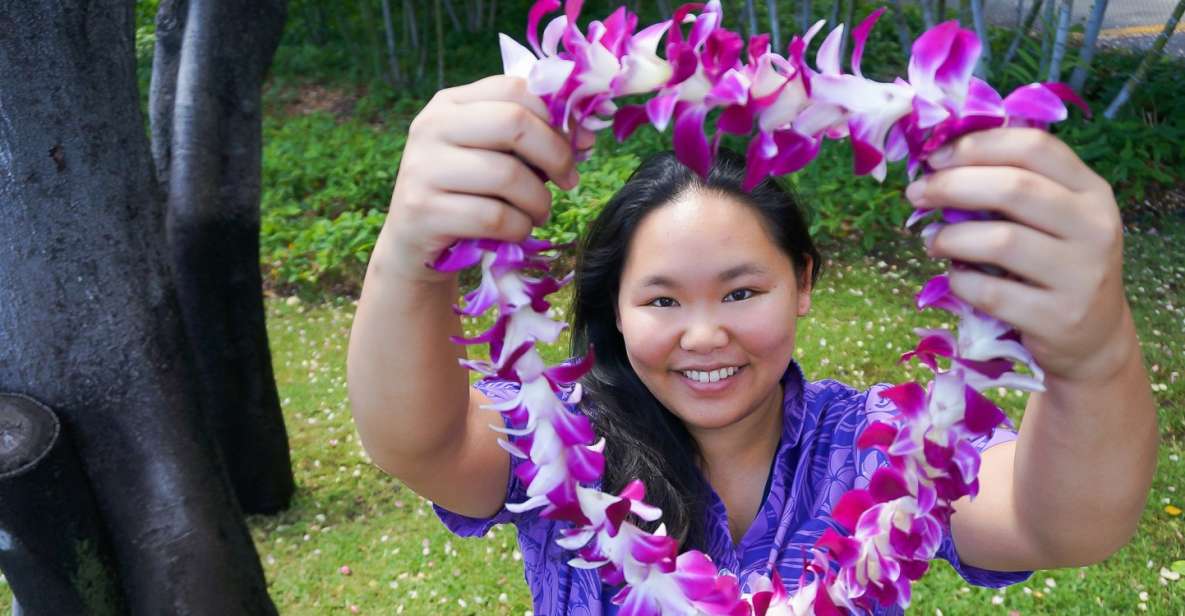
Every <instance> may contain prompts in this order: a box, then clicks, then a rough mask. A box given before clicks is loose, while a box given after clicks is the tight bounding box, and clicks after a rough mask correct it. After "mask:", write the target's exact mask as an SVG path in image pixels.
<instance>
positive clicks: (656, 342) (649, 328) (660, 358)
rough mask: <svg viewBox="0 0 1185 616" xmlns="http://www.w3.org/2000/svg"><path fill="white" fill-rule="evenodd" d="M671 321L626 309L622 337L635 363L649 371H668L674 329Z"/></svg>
mask: <svg viewBox="0 0 1185 616" xmlns="http://www.w3.org/2000/svg"><path fill="white" fill-rule="evenodd" d="M670 321H671V320H670V319H661V318H658V317H657V316H655V315H651V314H647V312H646V311H643V310H639V309H625V310H623V311H622V315H621V336H622V338H624V339H625V348H626V351H627V352H628V354H629V356H630V357H631V359H632V361H633V362H634V363H636V364H637V363H640V364H642V365H643V366H645V367H646V368H647V369H651V370H664V371H665V370H666V368H665V367H664V366H666V364H667V358H668V356H669V354H670V347H671V344H672V342H671V340H672V338H673V337H674V334H673V333H672V332H673V331H674V328H673V327H672V323H671V322H670Z"/></svg>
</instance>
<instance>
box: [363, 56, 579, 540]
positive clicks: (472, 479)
mask: <svg viewBox="0 0 1185 616" xmlns="http://www.w3.org/2000/svg"><path fill="white" fill-rule="evenodd" d="M546 118H547V110H546V108H545V107H544V105H543V103H542V102H541V101H540V100H539V99H538V97H535V96H533V95H531V94H530V93H528V92H527V90H526V87H525V84H524V82H522V81H521V80H518V79H514V78H510V77H491V78H488V79H485V80H482V81H479V82H476V83H473V84H469V85H466V86H461V87H457V88H453V89H448V90H442V91H441V92H439V93H437V95H436V96H435V97H434V98H433V99H432V101H431V102H429V103H428V105H427V106H426V107H425V108H424V110H423V111H422V112H421V113H420V114H419V115H418V116H417V117H416V119H415V120H414V121H413V122H412V126H411V128H410V129H409V131H408V140H407V146H406V148H405V150H404V154H403V159H402V163H401V164H400V167H399V174H398V178H397V179H396V182H395V189H394V192H393V195H392V197H391V207H390V212H389V213H388V217H387V220H386V222H385V224H384V226H383V229H382V232H381V233H380V235H379V239H378V242H377V244H376V246H375V251H374V254H373V255H372V256H371V260H370V264H369V266H368V269H367V273H366V279H365V281H364V284H363V288H362V296H361V299H360V300H359V302H358V311H357V313H356V315H355V317H354V325H353V329H352V331H351V332H350V345H349V356H348V360H347V379H348V383H349V395H350V406H351V409H352V412H353V414H354V421H355V423H356V424H357V427H358V433H359V435H360V437H361V439H362V444H363V446H364V447H365V448H366V451H367V452H368V453H369V454H370V456H371V459H372V460H374V462H375V464H377V465H378V466H379V467H380V468H382V469H383V470H385V471H386V472H388V473H390V474H392V475H394V476H396V477H398V478H399V479H401V480H402V481H403V482H404V483H405V484H407V485H408V486H409V487H410V488H412V489H413V490H415V491H416V492H417V493H419V494H421V495H422V496H424V497H426V498H428V499H430V500H432V501H434V502H436V503H438V504H440V505H441V506H443V507H445V508H448V509H450V510H453V511H456V512H457V513H461V514H464V515H470V516H475V517H477V516H488V515H490V514H492V513H494V512H496V511H497V510H498V508H499V507H501V505H502V504H503V502H502V501H503V498H504V495H505V494H504V493H505V487H506V481H507V476H508V475H507V474H508V472H509V470H508V469H509V457H508V454H507V453H506V452H505V451H503V450H502V449H500V448H499V447H498V445H497V441H496V436H497V435H496V434H494V433H493V432H491V431H490V430H489V429H488V427H487V426H488V424H490V423H492V422H495V421H496V420H497V416H496V415H495V414H493V413H492V412H490V411H485V410H481V409H480V406H481V405H482V404H484V403H487V402H488V400H487V399H486V398H485V397H484V396H483V395H481V394H480V393H479V392H477V391H476V390H474V389H472V388H470V387H469V386H468V377H467V375H466V372H465V370H464V368H462V367H461V366H459V365H458V363H457V360H458V358H463V357H464V356H465V352H464V350H463V348H462V347H459V346H457V345H454V344H452V343H451V342H450V341H449V336H451V335H461V324H460V321H459V318H458V317H457V316H456V315H455V314H454V313H453V311H452V310H451V305H452V304H453V303H455V302H456V301H458V289H457V282H456V276H455V275H452V274H442V273H439V272H436V271H434V270H431V269H429V268H428V267H426V266H425V263H427V262H431V261H432V260H433V259H435V258H436V256H437V255H439V254H440V252H441V251H442V250H444V249H445V248H446V247H447V246H448V245H450V244H451V243H452V242H454V241H455V240H457V239H462V238H481V237H485V238H494V239H500V240H506V241H520V240H522V239H524V238H526V237H527V235H528V234H529V233H530V231H531V228H532V226H533V225H537V224H543V223H544V222H545V221H546V219H547V217H548V215H549V212H550V208H551V194H550V192H549V191H548V189H547V187H546V186H545V185H544V183H543V180H541V179H540V178H539V177H538V176H537V175H536V174H535V172H534V171H533V170H532V169H531V167H534V168H535V169H539V170H542V172H543V173H544V174H546V176H547V177H549V178H551V179H552V180H553V181H555V182H556V183H557V184H559V185H561V186H564V187H566V188H570V187H572V186H574V185H575V184H576V181H577V178H576V173H575V170H574V168H573V156H572V153H571V146H570V145H569V142H568V141H567V139H566V138H565V137H564V136H563V135H561V134H560V133H558V132H556V131H555V130H554V129H552V128H551V127H550V126H549V125H548V123H547V120H546ZM528 165H530V166H528Z"/></svg>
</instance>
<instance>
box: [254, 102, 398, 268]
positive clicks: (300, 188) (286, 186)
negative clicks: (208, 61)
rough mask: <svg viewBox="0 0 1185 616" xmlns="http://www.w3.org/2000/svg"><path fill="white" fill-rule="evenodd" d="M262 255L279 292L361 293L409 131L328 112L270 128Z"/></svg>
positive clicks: (274, 121)
mask: <svg viewBox="0 0 1185 616" xmlns="http://www.w3.org/2000/svg"><path fill="white" fill-rule="evenodd" d="M264 135H265V145H264V158H263V160H264V165H263V186H264V187H265V190H264V192H263V201H262V208H261V223H262V229H261V233H260V253H261V254H260V256H261V260H262V264H263V269H264V276H265V279H266V280H267V281H268V282H269V283H270V284H272V285H273V286H278V287H282V288H289V289H294V290H300V291H314V290H318V289H322V290H324V289H327V288H332V289H336V290H348V289H355V288H357V286H358V285H359V283H360V282H361V280H362V276H363V274H364V273H365V266H366V262H367V260H368V259H369V258H370V252H371V250H372V249H373V247H374V243H375V240H376V239H377V238H378V233H379V230H381V229H382V224H383V220H384V218H385V216H386V214H385V212H386V210H387V202H388V200H389V198H390V192H391V184H392V182H393V180H394V177H395V175H394V174H395V170H396V169H397V168H398V165H399V159H400V155H401V154H402V151H403V144H404V140H405V139H406V128H405V127H399V128H389V127H384V126H381V125H371V124H365V123H362V122H358V121H356V120H349V121H346V122H342V123H338V122H337V121H336V120H335V119H334V118H332V117H331V116H329V115H326V114H324V113H313V114H310V115H306V116H297V117H279V118H277V117H273V118H269V119H268V120H267V122H266V123H265V133H264Z"/></svg>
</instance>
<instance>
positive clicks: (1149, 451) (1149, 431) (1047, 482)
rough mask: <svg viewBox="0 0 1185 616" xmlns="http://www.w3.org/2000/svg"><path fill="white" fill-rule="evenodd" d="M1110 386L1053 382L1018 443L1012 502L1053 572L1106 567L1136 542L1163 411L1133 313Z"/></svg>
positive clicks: (1031, 409)
mask: <svg viewBox="0 0 1185 616" xmlns="http://www.w3.org/2000/svg"><path fill="white" fill-rule="evenodd" d="M1115 339H1116V340H1117V342H1116V344H1115V346H1113V347H1111V348H1112V350H1115V351H1117V352H1119V353H1120V354H1121V355H1120V356H1121V357H1124V358H1125V360H1124V361H1122V362H1121V363H1120V366H1121V367H1120V368H1119V369H1118V370H1117V371H1115V372H1114V373H1112V374H1111V375H1109V376H1108V377H1100V378H1098V379H1093V380H1091V381H1085V382H1067V381H1064V380H1060V379H1058V378H1056V377H1050V378H1047V379H1046V383H1045V385H1046V388H1047V389H1046V391H1045V392H1043V393H1038V394H1033V395H1032V396H1031V397H1030V398H1029V403H1028V406H1027V408H1026V410H1025V416H1024V422H1023V424H1022V427H1021V431H1020V435H1019V438H1018V440H1017V446H1016V458H1015V466H1014V482H1013V489H1014V499H1015V500H1014V502H1015V507H1016V513H1017V516H1018V519H1019V520H1020V523H1021V524H1022V526H1023V527H1024V528H1025V529H1026V531H1027V533H1026V534H1027V536H1028V539H1029V540H1031V541H1033V542H1034V543H1035V544H1036V547H1038V548H1039V549H1040V552H1041V553H1042V554H1044V555H1047V556H1048V557H1049V558H1050V560H1051V562H1052V563H1053V564H1052V566H1072V565H1082V564H1087V563H1092V562H1098V561H1099V560H1102V559H1104V558H1106V557H1107V556H1108V555H1110V554H1111V553H1113V552H1114V551H1115V550H1117V549H1119V548H1120V547H1122V546H1123V545H1124V544H1125V543H1127V541H1128V540H1129V539H1130V538H1131V535H1132V533H1133V532H1134V531H1135V529H1136V525H1137V524H1138V522H1139V518H1140V513H1141V511H1142V510H1143V508H1144V504H1145V500H1146V498H1147V494H1148V489H1149V486H1150V485H1151V482H1152V475H1153V472H1154V471H1155V467H1156V448H1157V442H1158V438H1159V436H1158V429H1157V417H1156V403H1155V400H1154V399H1153V397H1152V393H1151V388H1150V386H1149V383H1148V376H1147V373H1146V372H1145V370H1144V363H1143V358H1142V356H1141V353H1140V347H1139V342H1138V339H1137V337H1136V332H1135V326H1134V324H1133V323H1132V320H1131V317H1130V311H1128V310H1125V316H1124V318H1123V319H1122V325H1121V328H1120V330H1117V332H1116V337H1115Z"/></svg>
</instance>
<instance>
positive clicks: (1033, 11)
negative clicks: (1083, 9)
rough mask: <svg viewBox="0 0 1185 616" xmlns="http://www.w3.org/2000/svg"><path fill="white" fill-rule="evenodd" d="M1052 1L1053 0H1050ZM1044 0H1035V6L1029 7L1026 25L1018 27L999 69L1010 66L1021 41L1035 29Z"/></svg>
mask: <svg viewBox="0 0 1185 616" xmlns="http://www.w3.org/2000/svg"><path fill="white" fill-rule="evenodd" d="M1049 1H1050V2H1052V1H1053V0H1049ZM1042 2H1044V0H1033V6H1032V7H1030V8H1029V14H1028V16H1027V17H1025V22H1024V25H1022V26H1021V27H1020V28H1017V30H1016V34H1013V35H1012V42H1011V43H1009V44H1008V51H1006V52H1004V59H1002V60H1000V65H999V67H998V68H999V70H1001V71H1002V70H1004V69H1006V68H1008V63H1010V62H1012V57H1013V56H1015V55H1016V50H1017V49H1019V48H1020V42H1021V40H1022V39H1024V38H1025V37H1026V36H1028V35H1029V32H1031V31H1032V29H1033V24H1034V23H1036V21H1037V16H1038V15H1040V14H1041V3H1042Z"/></svg>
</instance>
